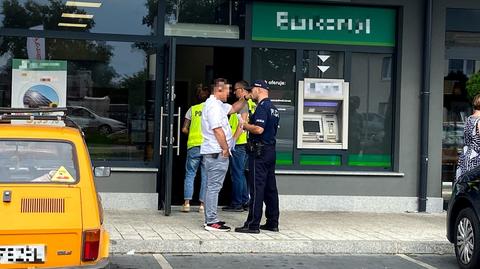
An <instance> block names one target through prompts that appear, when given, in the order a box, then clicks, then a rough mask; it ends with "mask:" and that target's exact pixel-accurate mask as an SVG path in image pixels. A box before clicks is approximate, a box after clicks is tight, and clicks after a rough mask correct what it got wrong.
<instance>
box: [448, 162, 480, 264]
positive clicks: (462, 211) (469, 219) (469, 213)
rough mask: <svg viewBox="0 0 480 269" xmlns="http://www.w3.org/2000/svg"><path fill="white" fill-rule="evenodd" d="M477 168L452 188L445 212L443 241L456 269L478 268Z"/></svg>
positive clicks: (479, 183)
mask: <svg viewBox="0 0 480 269" xmlns="http://www.w3.org/2000/svg"><path fill="white" fill-rule="evenodd" d="M479 216H480V167H477V168H475V169H472V170H471V171H469V172H467V173H465V174H464V175H462V176H461V177H460V178H459V179H458V181H457V182H456V183H455V184H454V185H453V190H452V198H451V200H450V203H449V205H448V212H447V238H448V240H449V241H450V242H452V243H453V244H454V246H455V255H456V256H457V262H458V265H459V266H460V268H480V219H479Z"/></svg>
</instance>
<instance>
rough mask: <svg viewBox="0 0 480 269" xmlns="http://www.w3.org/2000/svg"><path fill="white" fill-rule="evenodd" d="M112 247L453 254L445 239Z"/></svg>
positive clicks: (124, 245)
mask: <svg viewBox="0 0 480 269" xmlns="http://www.w3.org/2000/svg"><path fill="white" fill-rule="evenodd" d="M110 248H111V249H110V251H111V252H112V253H114V254H124V253H127V252H129V251H131V250H134V251H135V252H136V253H180V254H194V253H197V254H198V253H275V254H439V255H442V254H453V253H454V249H453V245H452V244H451V243H449V242H446V241H427V242H416V241H370V240H368V241H338V240H263V241H238V240H111V244H110Z"/></svg>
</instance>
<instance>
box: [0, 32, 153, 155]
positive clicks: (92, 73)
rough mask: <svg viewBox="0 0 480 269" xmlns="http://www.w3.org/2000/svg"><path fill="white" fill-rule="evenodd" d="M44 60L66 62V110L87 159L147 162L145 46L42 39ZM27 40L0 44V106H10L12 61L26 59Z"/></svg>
mask: <svg viewBox="0 0 480 269" xmlns="http://www.w3.org/2000/svg"><path fill="white" fill-rule="evenodd" d="M44 42H45V53H44V54H45V59H46V60H65V61H67V108H68V115H69V117H70V119H71V120H72V121H74V122H75V123H76V124H77V125H79V126H80V127H81V128H82V130H83V131H84V132H85V135H86V136H85V139H86V142H87V145H88V147H89V150H90V154H91V157H92V159H94V160H109V161H115V160H118V161H150V160H152V152H153V142H152V141H153V124H154V119H153V112H154V111H153V109H154V99H155V96H154V83H155V81H154V76H153V75H152V73H153V70H149V69H148V67H149V66H154V64H155V62H153V63H151V64H150V65H149V64H148V62H149V61H150V59H153V61H154V59H155V57H152V56H153V55H154V54H152V53H150V50H149V49H148V47H150V46H149V45H148V44H137V43H128V42H105V41H91V40H67V39H45V40H44ZM26 44H27V38H18V37H4V39H3V42H2V43H1V44H0V105H2V106H9V105H10V99H11V89H12V80H11V77H12V59H13V58H17V59H28V58H29V56H28V50H27V45H26Z"/></svg>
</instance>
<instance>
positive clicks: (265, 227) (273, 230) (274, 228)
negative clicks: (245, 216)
mask: <svg viewBox="0 0 480 269" xmlns="http://www.w3.org/2000/svg"><path fill="white" fill-rule="evenodd" d="M260 229H261V230H267V231H270V232H279V230H278V227H270V226H268V225H267V224H263V225H260Z"/></svg>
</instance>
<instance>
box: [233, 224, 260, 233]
mask: <svg viewBox="0 0 480 269" xmlns="http://www.w3.org/2000/svg"><path fill="white" fill-rule="evenodd" d="M235 232H236V233H246V234H259V233H260V230H259V229H250V228H248V227H246V226H243V227H238V228H235Z"/></svg>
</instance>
